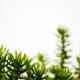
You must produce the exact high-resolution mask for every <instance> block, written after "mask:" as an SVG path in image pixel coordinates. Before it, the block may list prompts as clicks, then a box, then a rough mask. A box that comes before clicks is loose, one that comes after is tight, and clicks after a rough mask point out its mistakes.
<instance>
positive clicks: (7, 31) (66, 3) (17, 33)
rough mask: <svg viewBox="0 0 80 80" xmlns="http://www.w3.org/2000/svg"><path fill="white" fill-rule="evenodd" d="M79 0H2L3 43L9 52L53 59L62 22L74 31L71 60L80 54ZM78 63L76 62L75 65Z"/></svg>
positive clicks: (0, 33)
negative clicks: (57, 34) (41, 54)
mask: <svg viewBox="0 0 80 80" xmlns="http://www.w3.org/2000/svg"><path fill="white" fill-rule="evenodd" d="M79 8H80V0H0V44H3V45H4V46H6V47H7V48H9V49H10V51H12V52H14V50H18V51H23V52H26V54H27V55H29V56H32V57H33V56H35V55H36V54H37V53H38V52H42V53H44V54H45V55H46V56H48V57H49V58H50V59H51V58H54V57H55V55H54V52H55V51H56V44H55V43H56V42H57V38H56V36H55V34H56V29H57V28H58V26H59V25H61V26H66V27H67V28H68V29H69V32H70V34H71V36H70V41H71V43H72V44H71V46H70V48H71V49H72V52H71V55H72V56H73V57H72V61H73V60H74V59H75V56H77V55H78V54H79V53H80V45H79V43H80V38H79V35H80V9H79ZM75 63H76V62H75V61H74V63H73V64H75Z"/></svg>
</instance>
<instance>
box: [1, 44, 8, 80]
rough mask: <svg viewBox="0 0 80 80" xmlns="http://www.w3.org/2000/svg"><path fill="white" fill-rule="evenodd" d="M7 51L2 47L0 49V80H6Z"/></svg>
mask: <svg viewBox="0 0 80 80" xmlns="http://www.w3.org/2000/svg"><path fill="white" fill-rule="evenodd" d="M8 51H9V50H7V49H6V48H4V47H3V45H2V46H1V47H0V80H4V77H5V78H6V69H5V67H6V58H7V55H8Z"/></svg>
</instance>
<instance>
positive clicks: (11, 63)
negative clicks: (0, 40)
mask: <svg viewBox="0 0 80 80" xmlns="http://www.w3.org/2000/svg"><path fill="white" fill-rule="evenodd" d="M28 61H29V60H28V57H27V56H26V54H24V55H23V56H22V52H20V53H17V51H15V55H14V56H13V55H12V53H9V55H8V61H7V68H8V72H7V76H8V78H9V80H18V79H25V78H26V77H25V76H23V73H25V72H26V70H27V68H26V65H27V64H28Z"/></svg>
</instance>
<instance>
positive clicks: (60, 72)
mask: <svg viewBox="0 0 80 80" xmlns="http://www.w3.org/2000/svg"><path fill="white" fill-rule="evenodd" d="M50 72H51V73H52V74H54V75H55V77H54V80H73V77H72V73H71V72H70V71H69V70H68V69H63V68H60V67H58V66H52V67H51V68H50Z"/></svg>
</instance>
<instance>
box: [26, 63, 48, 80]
mask: <svg viewBox="0 0 80 80" xmlns="http://www.w3.org/2000/svg"><path fill="white" fill-rule="evenodd" d="M46 72H47V70H46V68H45V66H44V65H40V64H39V63H35V64H33V65H32V67H31V69H30V70H28V71H27V73H28V75H29V76H30V77H31V79H32V80H44V79H45V78H46Z"/></svg>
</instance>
